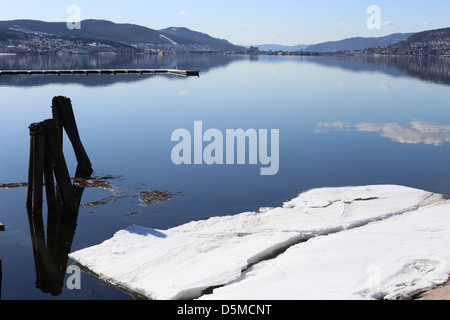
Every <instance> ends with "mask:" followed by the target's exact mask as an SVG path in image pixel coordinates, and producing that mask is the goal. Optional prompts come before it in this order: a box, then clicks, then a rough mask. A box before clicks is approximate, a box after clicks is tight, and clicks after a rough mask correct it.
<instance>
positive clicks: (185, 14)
mask: <svg viewBox="0 0 450 320" xmlns="http://www.w3.org/2000/svg"><path fill="white" fill-rule="evenodd" d="M177 14H178V15H179V16H187V15H188V14H189V13H187V12H185V11H180V12H178V13H177Z"/></svg>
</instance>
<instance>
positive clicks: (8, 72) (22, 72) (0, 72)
mask: <svg viewBox="0 0 450 320" xmlns="http://www.w3.org/2000/svg"><path fill="white" fill-rule="evenodd" d="M103 74H105V75H106V74H109V75H119V74H136V75H146V74H150V75H152V74H153V75H156V74H174V75H179V76H185V77H190V76H196V77H199V76H200V71H199V70H179V69H72V70H0V76H32V75H57V76H60V75H103Z"/></svg>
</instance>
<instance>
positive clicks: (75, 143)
mask: <svg viewBox="0 0 450 320" xmlns="http://www.w3.org/2000/svg"><path fill="white" fill-rule="evenodd" d="M52 109H53V116H54V118H55V120H57V124H56V125H57V126H58V128H59V130H62V129H61V125H62V126H63V127H64V129H65V131H66V133H67V136H68V137H69V139H70V142H71V143H72V147H73V150H74V151H75V155H76V158H77V161H78V167H77V174H76V175H77V176H79V177H85V178H88V177H90V176H91V174H92V172H93V170H92V164H91V161H90V160H89V157H88V155H87V153H86V150H85V149H84V146H83V143H82V142H81V139H80V134H79V132H78V128H77V124H76V121H75V115H74V113H73V108H72V102H71V101H70V99H69V98H67V97H62V96H59V97H54V98H53V101H52Z"/></svg>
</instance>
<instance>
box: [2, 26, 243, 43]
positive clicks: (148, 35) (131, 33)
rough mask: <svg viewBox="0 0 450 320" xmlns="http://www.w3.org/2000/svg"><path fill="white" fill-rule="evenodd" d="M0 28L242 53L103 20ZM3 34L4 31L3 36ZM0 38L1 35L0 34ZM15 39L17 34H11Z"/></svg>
mask: <svg viewBox="0 0 450 320" xmlns="http://www.w3.org/2000/svg"><path fill="white" fill-rule="evenodd" d="M0 28H3V29H7V30H14V31H19V32H23V33H27V32H32V33H38V34H40V35H53V36H60V37H73V38H81V39H94V40H95V39H96V40H109V41H114V42H120V43H124V44H127V45H138V44H147V45H156V46H157V45H161V46H170V45H173V46H175V45H176V46H183V45H184V46H191V47H201V48H203V49H208V48H209V49H210V50H242V47H240V46H236V45H233V44H232V43H230V42H228V41H226V40H223V39H216V38H213V37H211V36H209V35H207V34H204V33H200V32H196V31H192V30H189V29H187V28H175V27H172V28H167V29H163V30H154V29H150V28H147V27H143V26H139V25H135V24H128V23H124V24H118V23H114V22H111V21H107V20H94V19H88V20H83V21H81V29H73V30H71V29H69V28H67V24H66V23H65V22H44V21H38V20H10V21H0ZM3 33H5V31H4V32H3ZM0 36H1V34H0ZM15 36H18V34H15Z"/></svg>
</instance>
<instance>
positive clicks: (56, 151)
mask: <svg viewBox="0 0 450 320" xmlns="http://www.w3.org/2000/svg"><path fill="white" fill-rule="evenodd" d="M45 124H46V127H47V137H48V142H49V144H50V150H51V154H52V158H53V161H54V162H55V164H54V172H55V179H56V184H57V186H58V190H59V192H60V193H61V198H62V200H63V203H64V204H65V205H66V206H67V207H68V208H69V209H70V210H71V211H73V212H77V211H78V206H77V204H76V201H75V197H74V194H73V190H72V181H71V179H70V175H69V170H68V169H67V165H66V160H65V158H64V154H63V151H62V149H61V147H60V144H59V143H58V141H57V138H56V124H55V120H53V119H49V120H45Z"/></svg>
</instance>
